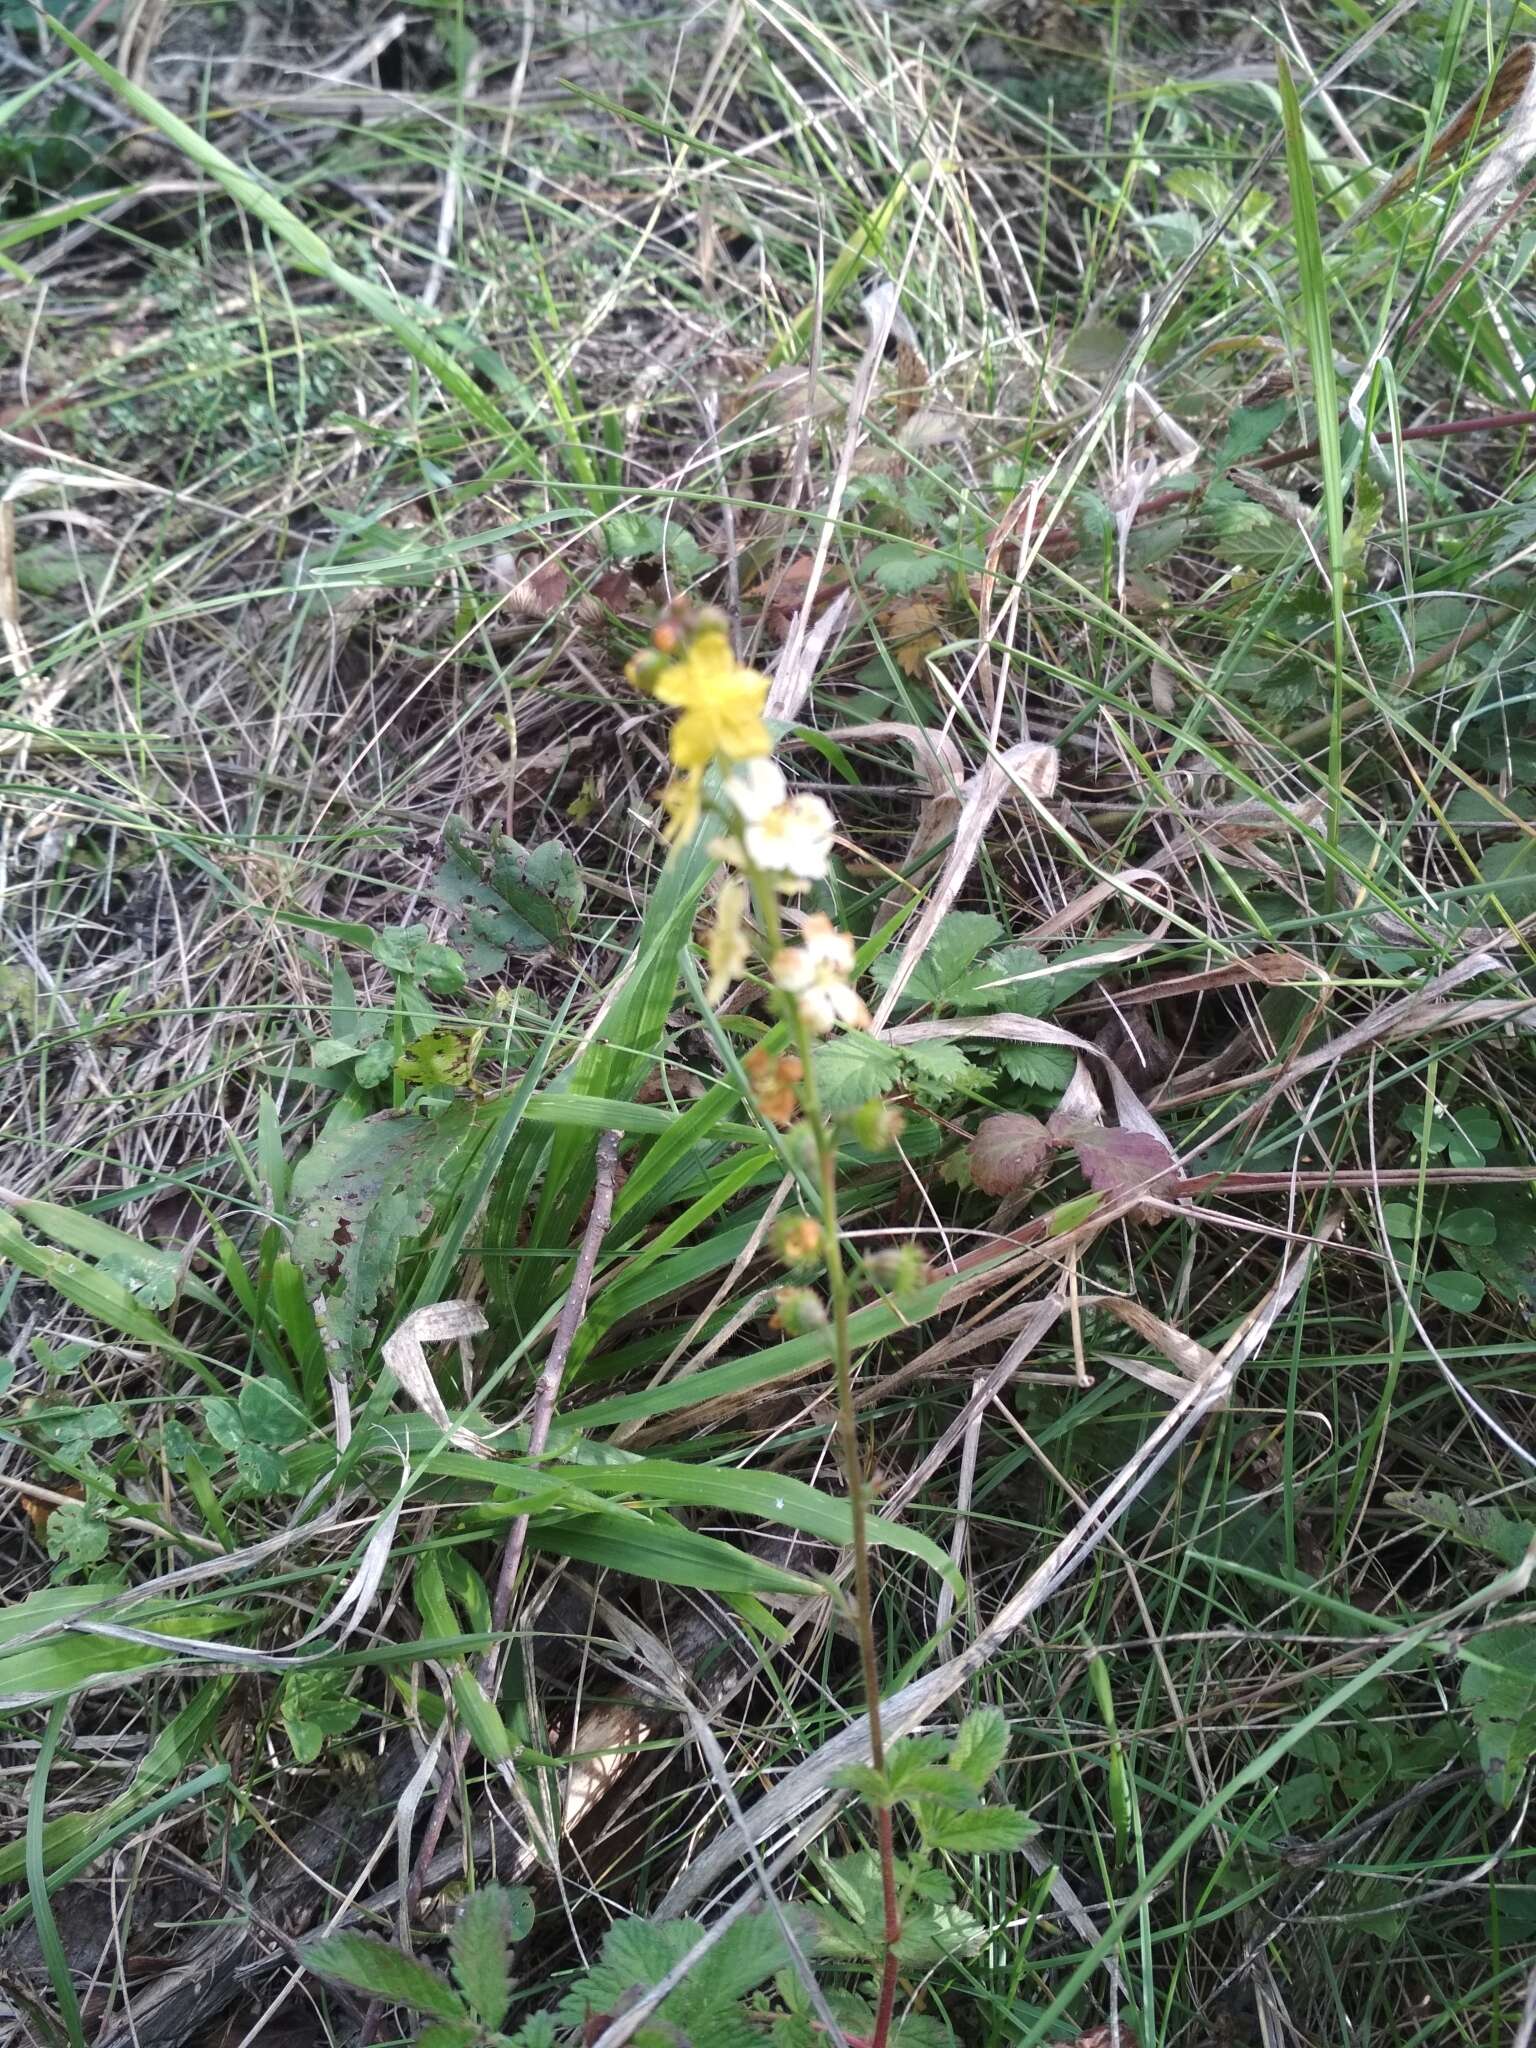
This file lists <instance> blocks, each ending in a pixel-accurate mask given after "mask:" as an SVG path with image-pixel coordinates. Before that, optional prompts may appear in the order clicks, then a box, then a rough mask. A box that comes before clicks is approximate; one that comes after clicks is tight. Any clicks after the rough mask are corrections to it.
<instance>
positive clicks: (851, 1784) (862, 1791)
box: [832, 1764, 895, 1813]
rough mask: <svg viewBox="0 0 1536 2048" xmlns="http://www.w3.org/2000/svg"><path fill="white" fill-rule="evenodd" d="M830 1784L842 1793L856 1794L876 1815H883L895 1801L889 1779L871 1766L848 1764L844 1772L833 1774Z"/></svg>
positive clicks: (882, 1772)
mask: <svg viewBox="0 0 1536 2048" xmlns="http://www.w3.org/2000/svg"><path fill="white" fill-rule="evenodd" d="M832 1782H833V1784H834V1785H836V1786H838V1787H839V1789H840V1790H842V1791H844V1792H853V1793H856V1794H857V1795H858V1797H859V1798H860V1799H862V1800H863V1801H864V1804H865V1805H866V1806H869V1807H873V1809H874V1810H875V1812H876V1813H883V1812H884V1810H885V1809H886V1807H888V1806H890V1805H892V1804H893V1803H894V1800H895V1794H894V1793H893V1792H892V1790H891V1781H890V1779H889V1778H888V1777H887V1776H886V1774H885V1772H884V1771H877V1770H876V1769H875V1767H874V1765H873V1764H849V1765H848V1767H847V1769H846V1770H842V1771H837V1772H834V1774H833V1778H832Z"/></svg>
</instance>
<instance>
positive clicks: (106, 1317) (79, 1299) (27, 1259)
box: [0, 1211, 191, 1364]
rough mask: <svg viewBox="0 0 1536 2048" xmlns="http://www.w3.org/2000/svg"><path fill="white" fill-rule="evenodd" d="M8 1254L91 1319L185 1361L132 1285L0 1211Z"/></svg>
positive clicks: (3, 1255)
mask: <svg viewBox="0 0 1536 2048" xmlns="http://www.w3.org/2000/svg"><path fill="white" fill-rule="evenodd" d="M4 1259H9V1260H10V1262H11V1263H12V1264H13V1265H16V1266H19V1267H20V1268H21V1270H22V1272H24V1273H29V1274H30V1275H31V1276H32V1278H33V1279H34V1280H41V1281H43V1282H44V1283H45V1284H46V1285H47V1286H49V1287H51V1288H52V1289H53V1290H54V1292H55V1293H56V1294H61V1295H63V1297H64V1299H65V1300H66V1301H69V1302H72V1303H73V1304H74V1306H75V1307H76V1308H78V1309H79V1310H80V1311H81V1312H82V1313H83V1314H85V1315H88V1316H89V1317H91V1319H92V1320H93V1321H94V1322H98V1323H102V1324H104V1325H105V1326H106V1327H107V1328H108V1329H109V1330H116V1331H117V1332H118V1334H119V1335H120V1336H124V1337H130V1338H132V1340H133V1342H134V1343H135V1344H143V1345H145V1346H147V1347H148V1348H149V1349H150V1350H153V1351H163V1352H164V1353H165V1354H166V1356H167V1357H170V1358H175V1359H178V1360H180V1361H181V1362H182V1363H183V1364H186V1363H188V1362H190V1360H191V1353H190V1352H189V1351H188V1350H187V1348H186V1346H185V1345H184V1344H182V1343H180V1342H178V1340H177V1339H176V1338H175V1337H173V1336H172V1335H171V1333H170V1331H169V1330H168V1329H167V1328H166V1327H165V1325H164V1324H163V1323H162V1322H161V1321H160V1319H159V1317H158V1316H155V1315H152V1314H151V1313H150V1311H149V1310H148V1309H147V1308H146V1307H145V1306H144V1305H143V1303H142V1302H141V1301H140V1300H139V1298H138V1296H137V1295H136V1294H135V1293H134V1291H133V1289H132V1288H131V1287H129V1286H127V1285H125V1284H124V1282H123V1281H122V1280H120V1279H118V1278H117V1277H116V1276H115V1275H114V1274H112V1273H110V1272H107V1271H106V1270H105V1269H104V1268H102V1267H100V1266H93V1265H91V1264H90V1263H89V1262H88V1261H87V1260H85V1259H81V1258H76V1257H75V1255H74V1254H73V1253H72V1252H66V1251H59V1250H57V1249H55V1247H54V1246H52V1245H40V1244H38V1243H36V1242H35V1241H34V1240H33V1239H32V1238H30V1237H28V1236H27V1234H26V1232H25V1231H24V1230H23V1229H22V1228H21V1226H20V1225H19V1224H18V1223H17V1221H16V1219H15V1217H14V1216H11V1215H8V1214H6V1213H5V1212H4V1211H0V1260H4Z"/></svg>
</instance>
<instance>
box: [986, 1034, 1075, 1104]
mask: <svg viewBox="0 0 1536 2048" xmlns="http://www.w3.org/2000/svg"><path fill="white" fill-rule="evenodd" d="M998 1064H999V1066H1000V1067H1001V1068H1002V1070H1003V1072H1004V1073H1005V1074H1006V1075H1007V1076H1008V1078H1009V1080H1010V1081H1017V1082H1018V1083H1019V1084H1020V1086H1021V1087H1025V1088H1037V1089H1039V1091H1040V1093H1041V1094H1042V1095H1048V1096H1049V1097H1050V1098H1051V1100H1052V1101H1053V1102H1054V1101H1056V1100H1057V1099H1058V1098H1059V1097H1060V1095H1061V1091H1062V1089H1063V1088H1065V1087H1066V1085H1067V1083H1068V1082H1069V1081H1070V1080H1071V1078H1072V1075H1073V1071H1074V1069H1075V1067H1076V1058H1075V1055H1074V1054H1072V1053H1070V1052H1068V1051H1067V1050H1066V1048H1065V1047H1063V1046H1059V1045H1004V1046H1003V1047H1001V1048H1000V1050H999V1054H998Z"/></svg>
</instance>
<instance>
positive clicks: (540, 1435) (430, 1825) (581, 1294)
mask: <svg viewBox="0 0 1536 2048" xmlns="http://www.w3.org/2000/svg"><path fill="white" fill-rule="evenodd" d="M618 1168H619V1133H618V1132H617V1131H604V1133H603V1135H602V1137H601V1138H599V1140H598V1143H597V1180H596V1183H595V1185H594V1187H593V1190H592V1208H591V1212H590V1213H589V1215H588V1217H587V1227H586V1230H585V1232H584V1233H583V1235H582V1240H581V1249H580V1251H579V1252H578V1253H577V1254H576V1270H575V1271H574V1272H573V1273H572V1275H571V1287H570V1292H569V1293H568V1294H567V1295H566V1297H565V1302H564V1305H563V1307H562V1308H561V1310H560V1319H559V1321H558V1322H557V1323H556V1324H555V1334H554V1339H553V1341H552V1343H551V1344H550V1347H549V1357H548V1358H547V1359H546V1360H545V1363H544V1370H543V1371H542V1372H541V1373H540V1375H539V1384H538V1387H537V1388H536V1390H535V1392H534V1397H533V1418H532V1420H531V1422H530V1423H529V1427H528V1453H527V1455H528V1456H529V1457H530V1458H536V1457H538V1455H539V1453H540V1452H541V1451H542V1450H543V1448H544V1446H545V1444H547V1443H548V1441H549V1429H550V1424H551V1423H552V1422H553V1421H554V1417H555V1404H556V1402H557V1401H558V1400H559V1398H560V1382H561V1380H562V1379H563V1378H564V1377H565V1362H566V1360H567V1359H568V1358H569V1357H570V1355H571V1346H572V1345H573V1344H574V1343H575V1341H576V1332H577V1330H578V1329H580V1327H581V1319H582V1316H583V1315H584V1314H585V1313H586V1306H587V1296H588V1295H589V1294H590V1293H591V1291H592V1275H593V1272H594V1270H595V1268H596V1266H597V1254H598V1251H599V1249H600V1248H601V1245H602V1242H603V1238H604V1237H605V1236H606V1235H607V1231H608V1223H609V1219H610V1217H611V1216H612V1215H613V1196H614V1186H615V1182H616V1181H617V1178H618ZM527 1540H528V1517H527V1516H526V1515H519V1516H518V1518H517V1520H516V1521H515V1522H514V1523H513V1524H512V1527H511V1528H510V1529H509V1530H508V1531H507V1542H506V1548H505V1549H504V1550H503V1551H502V1554H501V1568H500V1570H499V1571H498V1572H497V1574H496V1592H495V1595H494V1597H493V1599H492V1601H491V1627H492V1629H493V1630H494V1632H495V1633H496V1634H498V1635H499V1634H501V1633H502V1631H503V1630H504V1629H505V1628H506V1626H507V1617H508V1615H509V1614H510V1613H511V1611H512V1594H513V1591H514V1590H515V1588H516V1585H517V1571H518V1566H519V1565H520V1564H521V1563H522V1558H523V1549H524V1546H525V1544H526V1543H527ZM498 1661H499V1659H498V1655H497V1647H496V1645H495V1644H494V1643H493V1644H492V1645H491V1647H490V1648H489V1649H488V1650H487V1651H486V1653H485V1656H484V1657H483V1658H482V1659H481V1663H480V1670H479V1674H478V1675H479V1678H480V1683H481V1684H482V1685H483V1686H484V1687H485V1689H486V1691H487V1692H488V1693H490V1695H491V1697H492V1698H493V1699H494V1698H495V1685H496V1678H497V1664H498ZM468 1749H469V1730H468V1729H467V1728H460V1729H459V1730H458V1732H457V1733H456V1734H455V1736H454V1739H453V1750H452V1754H451V1756H450V1758H449V1762H448V1767H447V1769H446V1770H445V1771H444V1772H443V1779H442V1783H441V1784H440V1785H439V1786H438V1788H437V1798H436V1800H435V1801H434V1802H433V1806H432V1811H431V1813H430V1814H429V1816H428V1818H427V1826H426V1832H425V1834H424V1835H423V1836H422V1838H421V1846H420V1847H419V1848H418V1850H417V1851H416V1863H415V1867H414V1868H413V1869H412V1871H411V1881H410V1883H409V1885H408V1886H407V1887H406V1894H405V1917H406V1919H407V1921H409V1920H410V1918H411V1916H412V1915H413V1914H414V1913H415V1911H416V1908H417V1906H418V1905H419V1904H420V1903H421V1892H422V1887H423V1885H424V1884H425V1883H426V1879H427V1871H428V1869H429V1867H430V1866H431V1863H432V1859H433V1857H434V1856H435V1854H436V1853H437V1845H438V1842H439V1841H440V1840H441V1839H442V1833H443V1825H444V1823H445V1822H446V1820H447V1818H448V1807H449V1804H450V1802H451V1801H452V1799H453V1791H454V1787H455V1785H456V1784H457V1783H458V1779H459V1772H460V1770H461V1768H462V1767H463V1763H464V1757H465V1754H466V1752H467V1751H468ZM364 2038H365V2039H367V2040H371V2039H372V2038H373V2028H372V2026H368V2027H366V2028H365V2029H364Z"/></svg>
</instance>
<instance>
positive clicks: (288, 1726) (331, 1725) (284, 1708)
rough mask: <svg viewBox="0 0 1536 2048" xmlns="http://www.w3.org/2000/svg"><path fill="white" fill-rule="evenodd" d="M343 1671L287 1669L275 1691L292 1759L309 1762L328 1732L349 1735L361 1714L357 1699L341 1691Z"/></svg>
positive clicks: (329, 1733)
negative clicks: (277, 1692)
mask: <svg viewBox="0 0 1536 2048" xmlns="http://www.w3.org/2000/svg"><path fill="white" fill-rule="evenodd" d="M346 1683H347V1673H346V1672H345V1671H335V1670H329V1669H318V1670H314V1671H290V1672H289V1673H288V1674H287V1675H286V1677H285V1678H284V1679H283V1684H282V1691H281V1692H280V1693H279V1695H278V1706H279V1711H280V1713H281V1714H282V1717H283V1727H284V1729H285V1730H286V1731H287V1735H288V1743H289V1747H290V1748H291V1749H292V1751H293V1755H294V1761H295V1762H296V1763H301V1764H312V1763H313V1762H314V1761H315V1759H316V1758H317V1757H318V1756H319V1754H320V1752H321V1751H322V1750H323V1749H324V1747H325V1739H326V1737H327V1736H328V1735H350V1734H351V1732H352V1730H353V1729H354V1728H355V1727H356V1726H357V1724H358V1722H359V1721H360V1720H361V1718H362V1713H363V1708H362V1702H361V1701H360V1700H354V1699H349V1698H348V1697H347V1693H346V1691H345V1687H346Z"/></svg>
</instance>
